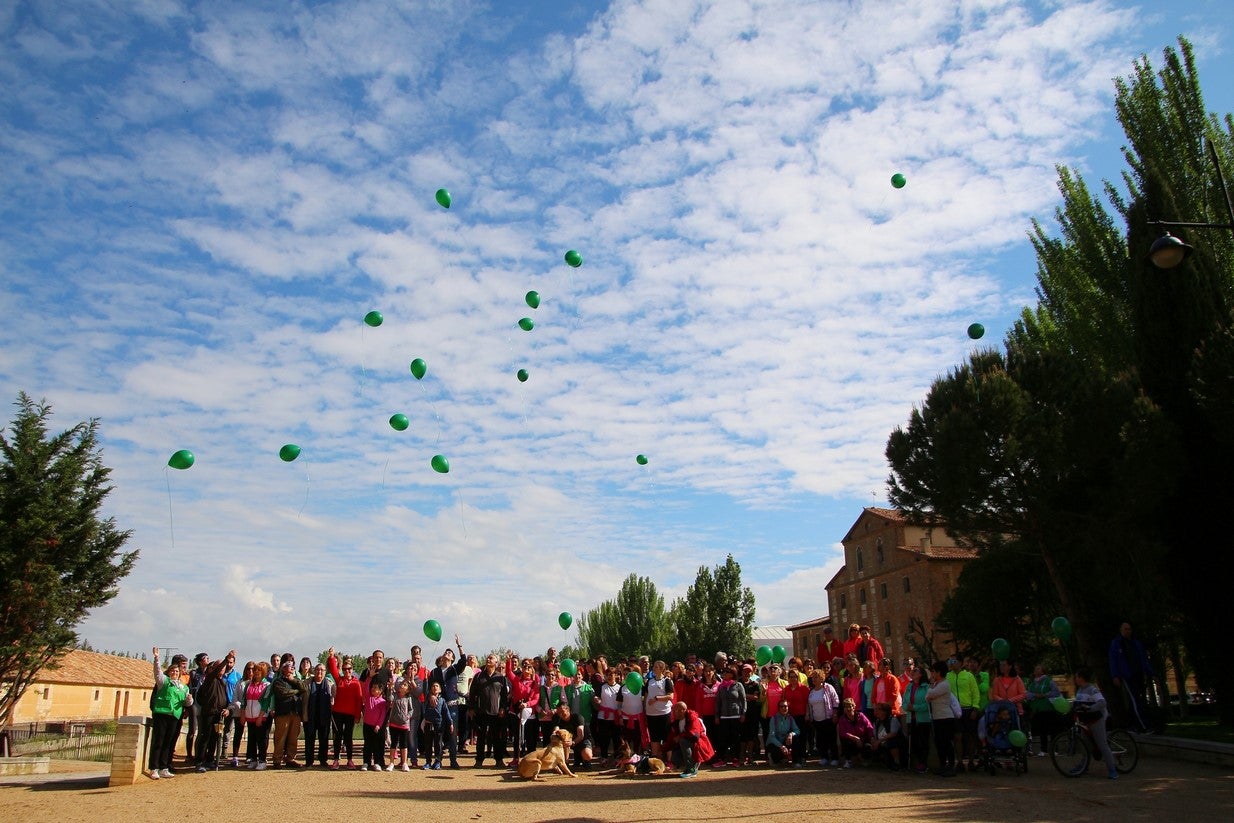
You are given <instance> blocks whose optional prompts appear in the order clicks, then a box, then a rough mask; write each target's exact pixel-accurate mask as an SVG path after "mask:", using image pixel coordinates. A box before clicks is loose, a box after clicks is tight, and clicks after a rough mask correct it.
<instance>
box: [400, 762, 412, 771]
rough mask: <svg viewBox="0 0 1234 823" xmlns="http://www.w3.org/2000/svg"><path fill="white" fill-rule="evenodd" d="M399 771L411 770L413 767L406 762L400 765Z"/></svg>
mask: <svg viewBox="0 0 1234 823" xmlns="http://www.w3.org/2000/svg"><path fill="white" fill-rule="evenodd" d="M399 771H400V772H409V771H411V767H410V766H408V765H407V764H406V763H404V764H403V765H402V766H400V767H399Z"/></svg>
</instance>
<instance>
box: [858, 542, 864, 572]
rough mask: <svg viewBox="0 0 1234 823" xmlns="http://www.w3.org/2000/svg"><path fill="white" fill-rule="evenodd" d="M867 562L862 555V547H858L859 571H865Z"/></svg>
mask: <svg viewBox="0 0 1234 823" xmlns="http://www.w3.org/2000/svg"><path fill="white" fill-rule="evenodd" d="M865 567H866V561H865V558H864V557H862V555H861V547H860V546H858V547H857V571H859V572H860V571H865Z"/></svg>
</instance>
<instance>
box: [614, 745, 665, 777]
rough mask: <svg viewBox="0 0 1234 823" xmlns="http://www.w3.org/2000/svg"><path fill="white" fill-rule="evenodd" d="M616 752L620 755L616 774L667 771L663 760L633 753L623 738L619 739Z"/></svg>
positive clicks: (660, 772)
mask: <svg viewBox="0 0 1234 823" xmlns="http://www.w3.org/2000/svg"><path fill="white" fill-rule="evenodd" d="M617 753H618V754H619V755H620V757H618V758H617V773H618V774H664V773H665V772H666V771H668V767H667V766H665V765H664V761H663V760H661V759H660V758H658V757H649V756H646V755H641V754H635V753H634V752H633V751H632V750H631V749H630V744H629V743H627V742H625V741H624V740H623V741H621V748H620V749H618V750H617Z"/></svg>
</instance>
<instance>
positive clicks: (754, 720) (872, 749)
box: [148, 624, 1115, 779]
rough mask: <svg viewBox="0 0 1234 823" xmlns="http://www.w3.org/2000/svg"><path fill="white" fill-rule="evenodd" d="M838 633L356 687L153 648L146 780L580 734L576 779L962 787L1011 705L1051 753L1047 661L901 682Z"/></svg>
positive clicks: (948, 671)
mask: <svg viewBox="0 0 1234 823" xmlns="http://www.w3.org/2000/svg"><path fill="white" fill-rule="evenodd" d="M825 632H826V634H825V636H824V639H823V642H821V643H820V644H819V646H818V647H817V649H816V650H815V654H814V657H813V658H810V657H797V656H794V657H789V658H787V659H785V660H784V661H783V662H782V663H781V662H774V661H768V662H766V663H763V664H762V665H760V663H762V662H763V661H761V660H743V659H735V658H730V657H729V656H728V655H727V654H726V653H724V652H720V653H718V654H717V655H716V656H715V658H714V660H700V659H698V658H697V657H696V656H695V655H687V656H686V659H685V660H682V661H676V662H673V663H672V664H668V663H666V662H665V661H662V660H655V661H653V660H650V659H649V658H647V657H634V658H628V659H623V660H613V661H610V660H608V659H607V658H606V657H605V656H603V655H599V656H596V657H594V658H591V659H587V660H578V661H575V660H568V659H567V660H562V659H558V655H557V652H556V650H555V649H551V648H550V649H549V650H548V652H547V653H546V654H544V655H538V656H531V657H522V656H519V655H517V654H510V655H508V656H507V657H505V658H504V659H500V658H499V657H498V655H495V654H490V655H487V656H485V657H484V658H483V659H482V660H481V659H477V657H476V656H475V655H468V654H465V653H464V651H463V647H462V644H461V642H460V641H459V639H458V637H457V636H456V637H455V638H454V641H455V647H456V649H457V653H456V652H455V649H450V648H447V649H445V650H444V651H443V652H442V653H441V654H440V655H439V656H438V657H437V658H436V660H435V661H434V662H433V666H432V667H429V666H426V665H425V663H424V661H423V659H422V650H421V648H420V647H419V646H412V647H411V650H410V654H409V656H408V658H407V659H406V660H401V661H400V660H397V659H395V658H393V657H386V656H385V654H384V653H383V652H382V651H381V650H377V651H374V652H373V653H372V655H371V656H370V657H369V658H368V660H367V661H366V665H365V667H364V668H363V670H362V671H360V672H359V673H358V674H357V673H356V672H355V671H354V667H353V665H352V662H351V659H350V658H348V657H342V658H341V659H340V657H339V656H338V655H336V654H335V651H334V649H330V650H329V651H328V652H327V654H326V660H325V661H324V662H318V663H314V662H313V661H312V660H310V659H309V658H307V657H303V658H300V660H299V663H298V664H297V662H296V658H295V657H294V656H293V655H292V654H290V653H288V654H282V655H278V654H273V655H271V656H270V660H269V663H267V662H265V661H248V662H246V663H244V664H243V665H240V664H239V662H238V660H237V658H236V653H235V651H234V650H233V651H230V652H228V653H227V655H226V656H224V658H223V659H221V660H217V661H211V660H210V658H209V656H208V655H207V654H205V653H201V654H198V655H197V656H196V657H195V658H194V660H193V667H192V668H191V669H189V668H188V662H189V661H188V660H187V659H186V658H184V657H183V656H179V655H178V656H176V657H175V658H172V660H171V661H170V666H168V667H167V669H166V670H160V668H159V664H158V649H157V648H155V649H154V659H155V664H154V676H155V689H154V692H153V697H152V701H151V708H152V713H153V722H152V731H151V738H150V747H149V762H148V766H149V774H150V776H151V777H152V778H155V779H161V778H167V777H171V776H173V774H174V772H173V771H172V756H173V752H174V751H175V747H176V744H177V741H178V738H179V736H180V733H181V730H182V728H183V727H185V726H187V737H186V741H185V742H186V751H187V753H188V754H187V760H186V764H187V765H188V766H190V767H192V768H195V769H196V770H197V771H199V772H205V771H209V770H213V769H217V768H219V767H220V766H225V765H229V766H231V767H234V768H248V769H253V770H263V769H266V768H305V767H313V766H316V767H320V768H325V769H356V770H362V771H368V770H385V771H395V770H399V771H404V772H406V771H411V770H412V769H424V770H437V769H442V768H449V769H458V768H460V767H461V764H460V757H462V756H464V755H469V756H473V757H474V761H473V763H472V764H471V765H473V766H474V767H475V768H481V767H484V766H485V765H486V764H487V763H488V762H491V763H492V764H493V766H494V767H496V768H504V767H507V766H510V767H515V766H516V765H517V763H518V760H519V758H521V757H523V756H525V755H527V754H528V753H530V752H532V751H534V750H536V749H537V748H538V747H540V746H544V745H547V744H548V742H549V740H550V738H551V737H552V735H553V732H554V731H555V730H557V729H566V730H567V731H568V732H569V733H570V738H571V739H572V741H573V743H572V746H571V759H572V764H573V767H574V769H575V770H577V771H587V770H590V769H592V768H605V767H609V766H616V765H617V764H619V763H623V762H630V758H631V755H632V753H633V756H634V758H635V759H638V758H639V757H643V758H648V759H655V758H659V759H660V760H661V761H663V762H665V763H666V764H668V766H669V768H675V769H677V770H679V773H680V776H681V777H692V776H694V775H695V774H697V773H698V770H699V768H700V766H704V765H705V766H708V767H709V768H714V769H724V768H729V769H731V768H741V767H751V766H772V767H782V768H802V767H804V766H806V765H807V764H816V765H818V766H821V767H824V768H841V769H845V768H852V767H854V766H863V765H878V766H882V767H885V768H887V769H891V770H912V771H915V772H918V773H926V772H927V762H928V761H929V759H930V752H931V748H933V752H934V755H935V758H934V762H935V769H934V772H935V773H936V774H939V775H941V776H947V777H950V776H954V775H956V774H958V773H959V772H962V771H966V770H967V771H976V770H977V768H978V763H979V760H980V751H981V740H980V735H981V734H982V731H983V730H982V726H981V724H980V722H979V721H980V717H981V713H982V711H983V709H984V708H985V706H986V705H987V704H988V703H989V702H990V701H1007V702H1009V703H1010V704H1011V705H1012V706H1014V709H1015V711H1016V713H1017V715H1018V716H1017V718H1016V720H1017V721H1019V722H1018V724H1017V725H1020V726H1021V727H1022V728H1024V729H1025V731H1026V732H1027V733H1028V736H1029V741H1030V742H1029V744H1028V746H1029V749H1030V750H1032V749H1035V751H1036V754H1037V755H1038V756H1041V755H1044V754H1045V753H1046V752H1047V751H1048V745H1049V740H1050V736H1051V735H1052V734H1053V733H1054V732H1055V731H1056V729H1057V728H1059V727H1060V726H1061V724H1062V723H1064V722H1065V718H1064V716H1063V715H1060V714H1059V713H1058V711H1056V710H1055V708H1054V706H1053V702H1052V701H1054V699H1055V698H1057V697H1058V696H1059V689H1058V686H1057V685H1056V683H1055V681H1054V679H1053V678H1052V677H1051V676H1050V675H1049V674H1048V673H1047V672H1046V671H1045V670H1044V669H1043V667H1042V666H1040V665H1038V666H1037V667H1036V668H1035V669H1034V671H1033V673H1032V676H1031V677H1022V676H1021V675H1020V673H1019V672H1018V671H1017V669H1016V666H1015V665H1014V664H1013V663H1012V662H1011V661H1006V660H1004V661H1001V662H999V663H997V664H992V665H991V666H990V667H988V668H985V667H982V666H981V665H980V664H979V663H978V662H977V661H976V660H975V659H971V658H970V659H966V660H960V659H957V658H954V657H953V658H950V659H948V660H945V661H938V662H935V663H933V664H932V665H925V664H924V663H919V662H917V661H914V660H912V659H908V660H905V661H904V665H903V666H901V667H899V670H898V671H897V667H896V666H895V665H894V664H893V661H892V660H890V659H889V658H888V657H886V656H885V655H884V653H883V648H882V646H881V644H880V643H879V642H878V641H877V640H876V639H875V638H873V637H872V636H871V634H870V630H869V628H868V627H864V626H857V625H855V624H854V625H853V626H850V627H849V629H848V634H849V636H848V639H847V640H843V641H842V640H839V639H837V638H834V637H833V636H832V631H831V629H830V628H827V629H825ZM1079 674H1080V675H1081V676H1080V677H1077V680H1076V682H1077V685H1079V684H1080V683H1081V682H1083V684H1084V686H1085V687H1087V691H1086V694H1087V699H1088V701H1089V702H1090V703H1091V704H1092V707H1093V709H1094V715H1093V717H1094V719H1095V720H1096V719H1099V720H1100V721H1101V722H1104V719H1105V716H1106V709H1105V704H1104V700H1103V699H1102V697H1101V695H1100V693H1099V692H1097V691H1096V687H1095V686H1093V685H1092V684H1091V680H1092V677H1091V674H1090V673H1087V672H1080V673H1079ZM357 726H360V727H361V731H362V733H361V742H360V745H359V746H357V745H356V743H355V742H354V738H355V730H356V727H357ZM1101 737H1102V738H1103V737H1104V734H1102V735H1101ZM301 743H302V744H303V760H301V759H299V757H300V746H301ZM357 749H358V750H359V751H357ZM1110 774H1111V776H1115V773H1114V771H1113V769H1112V768H1111V770H1110Z"/></svg>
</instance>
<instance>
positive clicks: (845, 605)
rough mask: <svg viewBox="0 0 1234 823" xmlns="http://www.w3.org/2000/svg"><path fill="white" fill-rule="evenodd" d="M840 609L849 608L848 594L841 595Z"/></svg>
mask: <svg viewBox="0 0 1234 823" xmlns="http://www.w3.org/2000/svg"><path fill="white" fill-rule="evenodd" d="M840 608H841V609H847V608H848V595H847V594H841V595H840Z"/></svg>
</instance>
